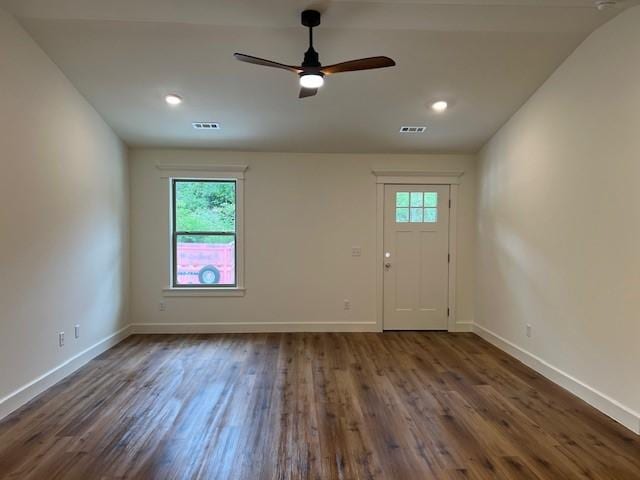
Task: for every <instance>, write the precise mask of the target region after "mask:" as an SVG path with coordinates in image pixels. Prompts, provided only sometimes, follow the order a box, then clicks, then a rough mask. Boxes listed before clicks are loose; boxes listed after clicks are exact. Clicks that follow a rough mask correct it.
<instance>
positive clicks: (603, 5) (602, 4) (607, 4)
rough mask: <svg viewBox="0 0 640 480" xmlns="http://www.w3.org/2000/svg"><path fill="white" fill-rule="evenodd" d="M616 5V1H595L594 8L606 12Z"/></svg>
mask: <svg viewBox="0 0 640 480" xmlns="http://www.w3.org/2000/svg"><path fill="white" fill-rule="evenodd" d="M617 4H618V2H617V1H616V0H596V8H597V9H598V10H600V11H603V10H608V9H610V8H613V7H615V6H616V5H617Z"/></svg>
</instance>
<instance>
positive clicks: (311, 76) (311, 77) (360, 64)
mask: <svg viewBox="0 0 640 480" xmlns="http://www.w3.org/2000/svg"><path fill="white" fill-rule="evenodd" d="M302 25H304V26H305V27H307V28H309V49H308V50H307V51H306V53H305V54H304V61H303V62H302V65H301V66H299V67H298V66H294V65H285V64H282V63H278V62H273V61H271V60H265V59H263V58H258V57H252V56H251V55H245V54H243V53H234V54H233V56H234V57H235V58H236V59H238V60H240V61H241V62H247V63H253V64H255V65H262V66H264V67H273V68H281V69H283V70H288V71H290V72H293V73H295V74H297V75H298V76H299V77H300V87H301V88H300V95H299V96H298V97H299V98H306V97H312V96H313V95H315V94H316V93H318V88H320V87H321V86H322V85H323V84H324V77H326V76H328V75H333V74H334V73H343V72H355V71H358V70H371V69H374V68H385V67H393V66H394V65H395V64H396V62H394V61H393V60H392V59H390V58H389V57H369V58H360V59H358V60H349V61H348V62H342V63H336V64H334V65H329V66H326V67H323V66H322V64H321V63H320V59H319V56H318V52H316V51H315V50H314V48H313V28H314V27H317V26H318V25H320V12H318V11H316V10H305V11H304V12H302Z"/></svg>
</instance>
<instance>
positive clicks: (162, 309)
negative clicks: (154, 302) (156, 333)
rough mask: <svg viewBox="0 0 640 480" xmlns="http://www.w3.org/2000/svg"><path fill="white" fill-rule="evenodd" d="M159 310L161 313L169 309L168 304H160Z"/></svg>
mask: <svg viewBox="0 0 640 480" xmlns="http://www.w3.org/2000/svg"><path fill="white" fill-rule="evenodd" d="M158 308H159V310H160V311H161V312H164V311H165V310H166V309H167V304H166V303H164V302H160V304H159V305H158Z"/></svg>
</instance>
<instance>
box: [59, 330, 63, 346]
mask: <svg viewBox="0 0 640 480" xmlns="http://www.w3.org/2000/svg"><path fill="white" fill-rule="evenodd" d="M58 345H60V346H61V347H64V332H60V333H59V334H58Z"/></svg>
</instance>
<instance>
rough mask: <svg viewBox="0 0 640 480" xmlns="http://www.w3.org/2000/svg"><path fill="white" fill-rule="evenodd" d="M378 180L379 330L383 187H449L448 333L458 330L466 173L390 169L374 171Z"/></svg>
mask: <svg viewBox="0 0 640 480" xmlns="http://www.w3.org/2000/svg"><path fill="white" fill-rule="evenodd" d="M371 172H372V173H373V174H374V175H375V177H376V184H377V185H376V187H377V188H376V210H377V213H376V216H377V221H376V295H377V302H376V303H377V305H376V324H377V328H378V330H379V331H381V332H382V331H383V330H384V325H383V323H384V322H383V317H384V300H383V296H384V270H383V266H382V265H383V261H382V258H383V255H384V186H385V185H450V194H449V195H450V196H449V199H450V200H451V208H450V210H449V252H450V255H451V261H450V262H449V287H448V290H449V293H448V307H449V319H448V322H447V330H448V331H449V332H456V331H458V325H457V323H456V271H457V261H458V250H457V245H458V241H457V225H458V221H457V218H458V188H459V185H460V182H461V180H462V176H463V175H464V172H463V171H450V172H439V171H431V170H389V169H376V168H374V169H372V171H371Z"/></svg>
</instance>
